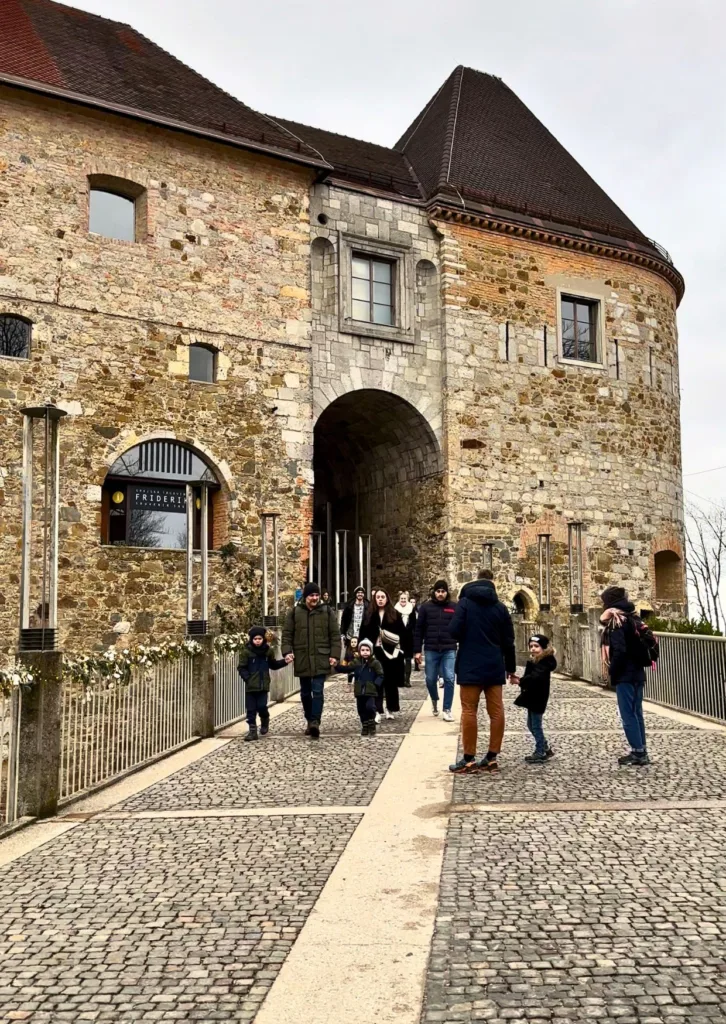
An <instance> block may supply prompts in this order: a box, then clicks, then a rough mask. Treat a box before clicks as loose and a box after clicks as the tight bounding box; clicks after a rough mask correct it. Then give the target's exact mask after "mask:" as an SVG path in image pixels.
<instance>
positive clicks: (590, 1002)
mask: <svg viewBox="0 0 726 1024" xmlns="http://www.w3.org/2000/svg"><path fill="white" fill-rule="evenodd" d="M514 692H516V691H514ZM508 696H509V699H510V700H511V691H510V694H509V695H508ZM523 716H524V713H523V712H520V711H519V710H518V709H517V708H515V707H513V706H512V707H511V708H510V709H508V719H507V735H506V737H505V751H506V753H505V756H504V758H503V761H502V766H503V771H502V773H501V775H499V776H498V777H487V776H482V775H475V776H464V777H461V776H460V777H457V779H456V781H455V783H454V807H453V813H452V815H451V817H450V821H449V828H448V834H447V844H446V851H445V855H444V865H443V871H442V880H441V891H440V896H439V909H438V913H437V919H436V927H435V934H434V940H433V944H432V952H431V959H430V963H429V971H428V977H427V985H426V996H425V1007H424V1012H423V1016H422V1022H423V1024H454V1022H457V1024H458V1022H464V1021H467V1022H468V1021H487V1022H489V1024H525V1022H526V1024H545V1022H556V1024H582V1022H583V1021H590V1020H616V1021H618V1022H619V1024H676V1022H684V1024H685V1022H688V1024H714V1022H716V1021H719V1022H724V1021H726V735H725V734H724V732H723V731H721V732H715V731H707V730H706V729H703V728H699V727H698V723H695V722H690V723H684V722H683V721H678V720H676V719H674V718H668V717H664V716H662V715H661V714H656V713H653V712H651V713H646V716H645V717H646V731H647V732H648V738H649V743H648V748H649V751H650V753H651V757H652V759H653V764H652V765H651V766H650V767H648V768H646V769H630V768H619V767H618V766H617V763H616V762H617V756H618V755H619V754H620V753H623V752H624V747H623V738H622V733H621V731H620V729H619V725H618V718H617V712H616V707H615V701H614V697H613V696H612V695H611V694H605V693H603V692H602V691H600V690H596V689H594V688H588V689H585V688H583V687H581V686H576V685H573V684H568V683H563V682H560V683H558V684H557V685H556V686H555V687H554V692H553V698H552V701H551V704H550V708H549V709H548V711H547V714H546V716H545V726H546V733H547V736H548V738H549V740H550V743H551V745H552V746H553V748H554V749H555V752H556V756H555V758H554V759H553V760H552V761H550V762H549V763H548V764H546V765H542V766H530V765H526V764H525V763H524V762H523V760H522V758H523V755H524V754H525V753H528V752H529V751H530V749H531V747H532V742H531V740H530V738H529V736H528V734H526V733H525V732H524V731H523V729H522V727H521V725H522V722H523ZM517 725H519V728H517ZM689 802H690V806H689Z"/></svg>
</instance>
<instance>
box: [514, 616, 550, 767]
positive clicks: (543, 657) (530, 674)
mask: <svg viewBox="0 0 726 1024" xmlns="http://www.w3.org/2000/svg"><path fill="white" fill-rule="evenodd" d="M556 668H557V662H556V660H555V652H554V649H553V648H552V647H550V641H549V638H548V637H546V636H544V634H543V633H535V635H534V636H531V637H530V638H529V661H528V662H527V665H526V666H525V669H524V674H523V676H522V678H521V679H519V680H516V677H513V681H515V680H516V681H517V682H518V683H519V686H520V689H521V691H522V692H521V693H520V694H519V696H518V697H517V699H516V700H515V702H514V703H515V704H516V705H517V707H520V708H526V709H527V728H528V729H529V731H530V732H531V733H532V736H534V742H535V748H534V753H533V754H528V755H527V757H525V759H524V760H525V761H526V762H527V763H528V764H544V762H545V761H549V759H550V758H551V757H554V751H553V750H552V748H551V747H550V745H549V743H548V742H547V740H546V739H545V734H544V729H543V727H542V719H543V717H544V713H545V711H546V710H547V702H548V700H549V698H550V677H551V675H552V673H553V672H554V671H555V669H556Z"/></svg>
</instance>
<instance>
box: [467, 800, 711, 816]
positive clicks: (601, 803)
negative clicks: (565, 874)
mask: <svg viewBox="0 0 726 1024" xmlns="http://www.w3.org/2000/svg"><path fill="white" fill-rule="evenodd" d="M721 807H723V808H726V800H542V801H539V802H535V803H526V804H523V803H508V804H505V803H481V804H451V806H450V807H449V811H450V813H451V814H510V813H512V812H516V813H518V814H519V813H521V814H543V813H550V812H552V811H557V812H560V811H561V812H562V813H563V814H567V813H571V812H573V811H709V810H718V809H719V808H721Z"/></svg>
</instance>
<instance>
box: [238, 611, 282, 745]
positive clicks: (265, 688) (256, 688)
mask: <svg viewBox="0 0 726 1024" xmlns="http://www.w3.org/2000/svg"><path fill="white" fill-rule="evenodd" d="M247 636H248V642H247V645H246V646H245V647H243V648H242V650H241V651H240V654H239V661H238V662H237V671H238V672H239V674H240V676H241V677H242V679H244V682H245V707H246V711H247V725H248V726H249V729H248V730H247V735H246V736H245V740H256V739H257V716H258V715H259V716H260V735H262V736H265V735H266V734H267V733H268V732H269V729H270V712H269V711H268V710H267V698H268V695H269V692H270V669H271V668H283V667H284V665H285V659H284V658H276V657H275V655H274V653H273V652H272V651H271V650H270V647H269V644H268V643H267V638H266V630H265V629H264V627H263V626H253V627H252V629H251V630H250V631H249V633H248V635H247Z"/></svg>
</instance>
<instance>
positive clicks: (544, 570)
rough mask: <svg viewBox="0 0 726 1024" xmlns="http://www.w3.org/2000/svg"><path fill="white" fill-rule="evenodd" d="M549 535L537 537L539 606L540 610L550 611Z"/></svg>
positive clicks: (542, 534)
mask: <svg viewBox="0 0 726 1024" xmlns="http://www.w3.org/2000/svg"><path fill="white" fill-rule="evenodd" d="M550 605H551V597H550V535H549V534H548V533H541V534H540V535H539V606H540V610H541V611H543V612H547V611H549V610H550Z"/></svg>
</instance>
